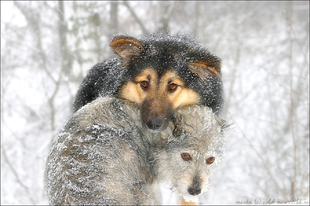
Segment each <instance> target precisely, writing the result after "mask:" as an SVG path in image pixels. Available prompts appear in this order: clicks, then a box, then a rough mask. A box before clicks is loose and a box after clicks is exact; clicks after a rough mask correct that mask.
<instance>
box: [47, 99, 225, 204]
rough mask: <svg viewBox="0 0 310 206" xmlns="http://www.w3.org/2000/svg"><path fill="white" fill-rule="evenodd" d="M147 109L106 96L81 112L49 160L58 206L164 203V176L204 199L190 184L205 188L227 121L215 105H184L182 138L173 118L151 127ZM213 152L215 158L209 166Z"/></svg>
mask: <svg viewBox="0 0 310 206" xmlns="http://www.w3.org/2000/svg"><path fill="white" fill-rule="evenodd" d="M139 112H140V111H139V109H138V107H137V106H136V105H135V104H134V103H130V102H129V101H126V100H120V99H117V98H110V97H105V98H98V99H96V100H95V101H93V102H92V103H90V104H87V105H86V106H84V107H82V108H81V109H80V110H79V111H77V112H76V113H75V114H73V116H72V117H71V118H70V119H69V121H68V122H67V124H66V125H65V127H64V128H63V130H62V131H61V132H60V133H59V135H58V137H57V138H56V139H55V140H54V141H53V143H52V147H51V150H50V154H49V156H48V159H47V164H46V173H45V175H46V177H45V180H46V189H47V195H48V199H49V203H50V204H53V205H55V204H56V205H60V204H70V205H85V204H87V205H89V204H100V205H111V204H113V205H119V204H125V205H141V204H143V205H144V204H157V202H156V198H155V195H154V190H153V187H152V186H153V185H155V183H157V182H161V181H166V182H167V181H168V182H169V183H171V185H172V187H173V188H175V189H176V190H177V192H178V193H179V194H180V195H181V196H183V197H184V198H185V199H187V200H192V201H196V199H197V198H196V197H197V195H198V194H195V196H193V195H190V193H189V190H190V188H192V189H193V188H194V190H195V191H197V190H199V189H201V192H203V191H205V190H206V185H207V179H208V177H209V175H210V174H211V170H212V169H213V168H214V165H215V164H216V163H217V162H218V161H219V160H220V159H221V155H222V147H223V140H222V124H221V121H220V120H218V119H217V118H216V116H214V114H213V113H212V110H211V109H209V108H207V107H202V106H191V107H184V108H183V109H179V110H178V111H177V115H179V118H180V119H182V120H183V121H181V122H180V124H181V127H182V133H181V135H180V136H179V137H174V136H173V135H172V130H173V129H174V125H173V124H172V123H171V125H170V126H169V128H168V129H167V130H165V131H164V132H162V133H155V134H153V133H148V132H146V131H145V130H144V129H143V127H142V125H141V121H140V114H139ZM182 153H188V154H190V155H191V160H189V161H184V160H183V159H182V157H181V154H182ZM210 156H213V157H215V158H216V159H215V163H213V164H206V159H207V158H208V157H210ZM196 193H197V192H196Z"/></svg>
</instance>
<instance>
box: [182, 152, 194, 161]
mask: <svg viewBox="0 0 310 206" xmlns="http://www.w3.org/2000/svg"><path fill="white" fill-rule="evenodd" d="M181 157H182V159H183V160H185V161H188V160H191V159H192V158H191V156H190V154H188V153H182V154H181Z"/></svg>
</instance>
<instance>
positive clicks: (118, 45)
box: [110, 36, 144, 65]
mask: <svg viewBox="0 0 310 206" xmlns="http://www.w3.org/2000/svg"><path fill="white" fill-rule="evenodd" d="M110 47H111V48H112V49H113V50H114V52H115V53H116V54H118V55H119V56H120V57H121V59H122V61H123V64H124V65H130V64H132V63H133V62H134V61H135V60H136V59H137V58H138V57H139V56H140V55H141V54H142V52H143V51H144V48H143V46H142V45H141V43H140V42H139V41H138V40H137V39H135V38H133V37H128V36H116V37H114V38H113V40H112V42H111V44H110Z"/></svg>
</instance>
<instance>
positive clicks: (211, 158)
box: [206, 157, 215, 164]
mask: <svg viewBox="0 0 310 206" xmlns="http://www.w3.org/2000/svg"><path fill="white" fill-rule="evenodd" d="M214 160H215V157H209V158H208V159H207V160H206V163H207V164H212V163H213V162H214Z"/></svg>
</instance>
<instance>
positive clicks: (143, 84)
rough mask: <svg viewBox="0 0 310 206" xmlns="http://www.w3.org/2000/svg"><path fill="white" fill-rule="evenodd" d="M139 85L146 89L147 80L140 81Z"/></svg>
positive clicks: (147, 85)
mask: <svg viewBox="0 0 310 206" xmlns="http://www.w3.org/2000/svg"><path fill="white" fill-rule="evenodd" d="M140 85H141V88H142V89H147V88H148V87H149V83H148V82H147V81H142V82H140Z"/></svg>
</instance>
